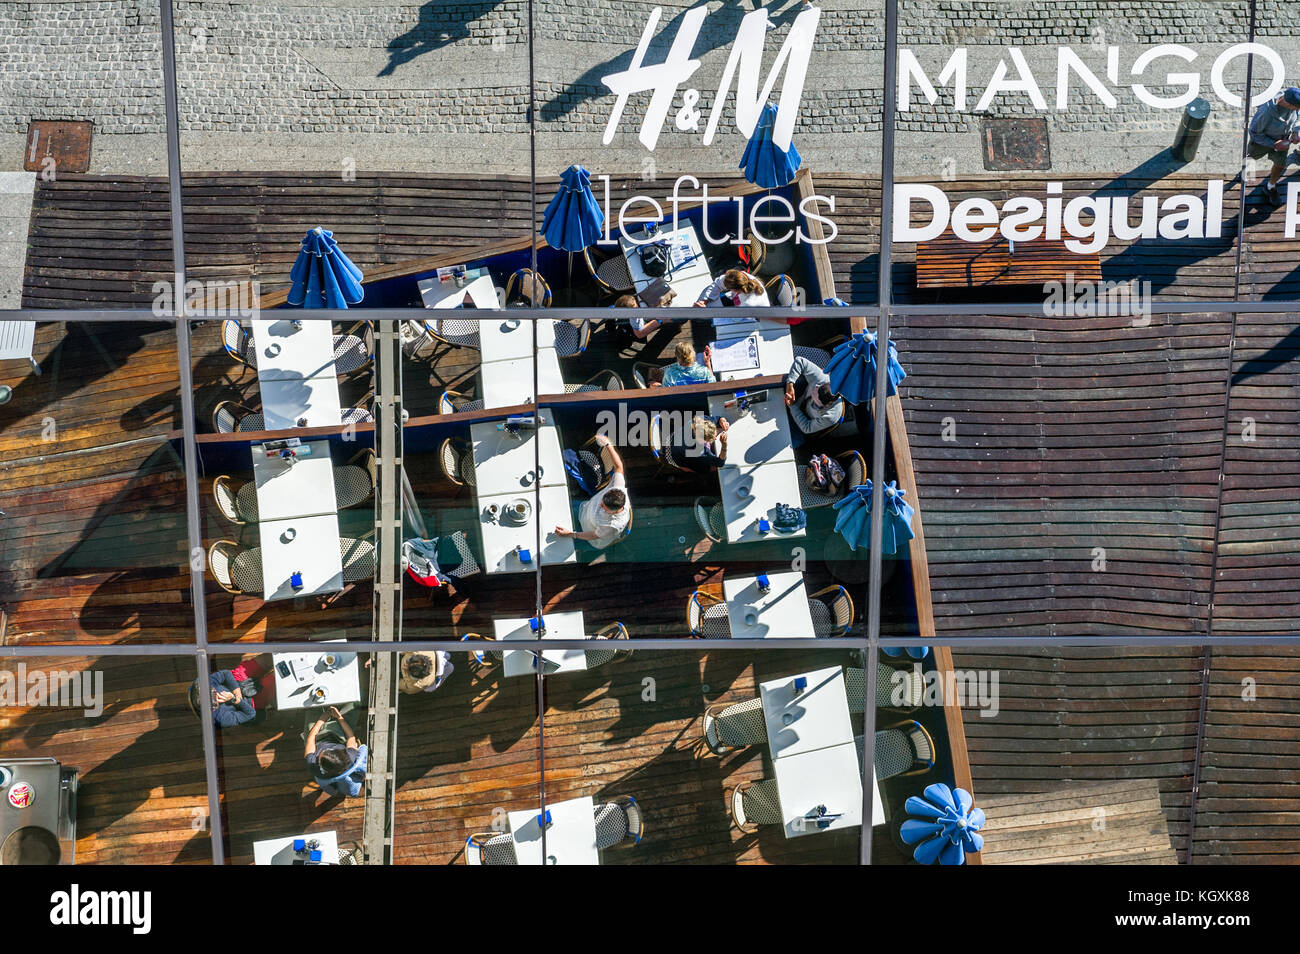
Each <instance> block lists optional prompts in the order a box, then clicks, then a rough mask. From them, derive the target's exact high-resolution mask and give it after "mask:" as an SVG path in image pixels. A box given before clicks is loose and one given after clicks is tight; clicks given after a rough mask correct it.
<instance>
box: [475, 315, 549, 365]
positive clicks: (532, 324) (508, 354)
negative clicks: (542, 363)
mask: <svg viewBox="0 0 1300 954" xmlns="http://www.w3.org/2000/svg"><path fill="white" fill-rule="evenodd" d="M478 329H479V331H478V340H479V354H480V355H481V357H482V360H483V361H510V360H513V359H515V358H526V359H529V360H531V359H532V357H533V350H534V342H535V344H536V347H537V348H554V347H555V320H554V319H552V318H538V319H536V320H529V319H527V318H512V317H510V315H509V314H506V315H502V316H500V317H496V318H485V319H481V320H480V321H479V323H478Z"/></svg>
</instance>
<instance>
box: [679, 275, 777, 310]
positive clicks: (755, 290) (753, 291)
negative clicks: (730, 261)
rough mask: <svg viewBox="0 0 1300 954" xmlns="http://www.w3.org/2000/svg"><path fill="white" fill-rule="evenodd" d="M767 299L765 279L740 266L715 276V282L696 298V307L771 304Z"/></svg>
mask: <svg viewBox="0 0 1300 954" xmlns="http://www.w3.org/2000/svg"><path fill="white" fill-rule="evenodd" d="M770 304H771V302H770V301H768V300H767V289H766V288H764V287H763V281H762V279H760V278H759V277H758V276H757V275H751V274H750V273H749V272H745V271H741V270H740V269H739V268H732V269H729V270H728V271H727V272H725V273H723V275H722V276H721V277H719V278H715V279H714V280H713V283H712V284H711V285H709V286H708V287H707V288H705V289H704V291H702V292H700V297H699V298H697V299H696V300H695V307H696V308H704V307H706V306H707V307H710V308H716V307H718V306H720V305H770Z"/></svg>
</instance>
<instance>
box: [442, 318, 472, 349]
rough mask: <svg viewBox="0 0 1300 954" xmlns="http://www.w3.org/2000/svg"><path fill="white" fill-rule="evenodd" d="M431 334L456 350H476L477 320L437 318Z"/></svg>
mask: <svg viewBox="0 0 1300 954" xmlns="http://www.w3.org/2000/svg"><path fill="white" fill-rule="evenodd" d="M433 333H434V334H435V335H437V336H438V337H439V338H441V339H442V340H443V341H445V342H447V344H449V345H455V346H456V347H457V348H478V347H479V337H478V319H476V318H439V319H438V322H437V324H436V325H435V326H434V328H433Z"/></svg>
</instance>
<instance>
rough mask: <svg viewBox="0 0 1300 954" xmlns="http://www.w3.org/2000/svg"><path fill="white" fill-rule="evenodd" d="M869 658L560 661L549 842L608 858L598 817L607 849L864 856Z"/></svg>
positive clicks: (671, 856)
mask: <svg viewBox="0 0 1300 954" xmlns="http://www.w3.org/2000/svg"><path fill="white" fill-rule="evenodd" d="M593 615H594V614H593ZM611 657H612V658H611ZM861 667H862V662H861V656H860V654H859V653H857V652H854V651H846V650H829V649H818V650H807V651H804V650H799V651H764V652H758V653H752V652H731V651H710V652H707V653H702V652H692V651H681V652H661V651H654V650H649V651H647V650H637V651H635V652H634V653H629V652H628V651H626V650H620V651H617V652H614V651H611V652H610V653H605V652H599V653H598V652H588V653H586V654H585V655H584V656H579V657H578V658H576V659H573V660H571V661H569V662H566V663H562V664H561V667H560V669H559V670H557V671H555V672H553V673H552V674H551V675H550V676H548V677H547V679H546V689H547V692H546V703H547V708H546V715H545V725H546V731H545V746H546V805H547V808H548V809H549V810H550V812H551V814H552V826H551V828H550V829H548V832H547V851H548V852H549V853H551V854H555V855H557V856H560V857H561V859H562V860H561V863H563V861H564V860H567V859H569V858H578V857H587V858H588V859H590V860H594V857H593V855H594V854H596V853H593V852H592V850H591V846H590V843H589V839H590V838H591V837H592V834H593V832H592V830H591V828H590V823H589V822H587V821H586V819H587V818H589V817H590V818H593V820H595V821H596V825H595V831H594V835H595V837H596V839H597V841H598V845H599V846H600V847H599V851H598V856H599V861H600V863H601V864H799V863H803V864H808V863H814V864H857V863H858V861H859V857H860V851H861V846H860V841H861V835H860V827H861V818H862V776H861V771H862V768H861V766H862V762H861V755H860V754H859V752H858V749H857V746H856V745H855V737H856V738H857V739H860V738H861V736H862V721H861V719H862V716H861V713H862V707H863V706H864V705H865V696H864V694H863V693H864V686H863V682H862V678H861V672H862V669H861ZM801 677H802V678H805V679H806V680H807V683H806V685H805V686H803V687H800V688H798V689H796V681H797V680H798V679H799V678H801ZM764 689H766V691H767V702H766V704H765V703H764V702H763V701H762V699H763V691H764ZM769 713H770V720H769V719H768V714H769ZM769 721H770V723H771V724H772V725H776V726H779V729H777V730H776V731H775V732H774V731H773V730H772V729H771V728H769V727H768V725H769ZM706 724H707V725H708V727H709V728H708V729H706V728H705V726H706ZM719 734H721V740H719V738H718V736H719ZM711 747H712V749H714V750H716V753H715V751H711ZM909 768H910V766H909ZM933 772H934V777H935V778H939V777H943V775H944V774H945V772H946V769H945V770H940V769H935V770H933ZM914 778H919V776H914ZM887 804H888V803H887V802H884V801H882V802H881V804H879V805H878V806H877V810H878V811H883V810H884V808H885V806H886V805H887ZM820 806H825V808H826V811H825V813H824V814H819V808H820ZM880 820H881V827H878V828H877V829H876V830H877V832H880V833H882V834H883V832H884V828H883V815H881V817H880ZM584 823H585V826H586V827H585V830H584ZM742 826H743V828H742ZM584 839H585V840H584Z"/></svg>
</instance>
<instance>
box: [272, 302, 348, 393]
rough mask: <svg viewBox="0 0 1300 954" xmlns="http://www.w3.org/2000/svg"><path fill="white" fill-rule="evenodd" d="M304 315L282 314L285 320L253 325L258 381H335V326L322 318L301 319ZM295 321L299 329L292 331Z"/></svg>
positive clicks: (288, 312) (296, 313) (284, 312)
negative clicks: (322, 378) (312, 379)
mask: <svg viewBox="0 0 1300 954" xmlns="http://www.w3.org/2000/svg"><path fill="white" fill-rule="evenodd" d="M303 313H304V312H303V311H297V312H294V311H283V312H281V314H283V315H286V316H288V317H284V318H257V319H254V320H253V321H252V327H253V350H254V351H255V352H256V353H257V377H258V379H259V380H262V381H279V380H290V381H298V380H302V379H304V378H318V377H330V378H334V377H336V375H337V372H336V371H335V368H334V323H333V322H332V321H327V320H325V319H323V318H303V317H301V316H302V314H303ZM295 321H297V322H300V323H301V324H302V327H301V328H296V329H295V328H294V326H293V323H294V322H295ZM273 352H274V353H273Z"/></svg>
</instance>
